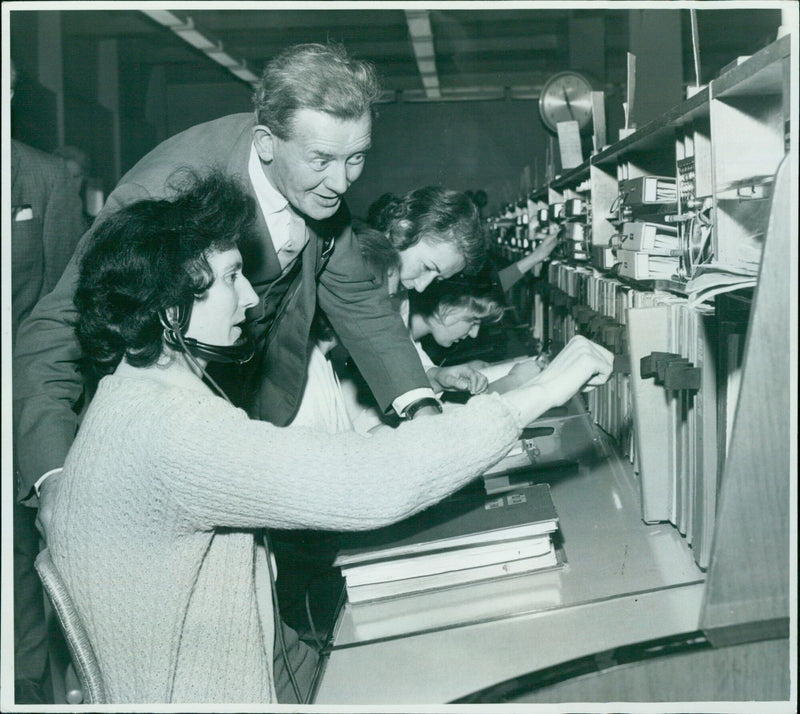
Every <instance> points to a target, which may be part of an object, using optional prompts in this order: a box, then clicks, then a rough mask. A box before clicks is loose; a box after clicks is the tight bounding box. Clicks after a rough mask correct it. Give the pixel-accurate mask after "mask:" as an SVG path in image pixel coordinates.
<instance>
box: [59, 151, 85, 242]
mask: <svg viewBox="0 0 800 714" xmlns="http://www.w3.org/2000/svg"><path fill="white" fill-rule="evenodd" d="M53 155H54V156H58V157H60V158H62V159H64V163H65V164H66V165H67V170H68V171H69V175H70V179H71V180H72V185H73V186H74V188H75V192H76V193H77V194H78V196H79V197H80V200H81V206H82V208H83V224H84V230H86V229H87V228H88V227H89V226H90V225H92V221H93V220H94V216H92V215H91V214H90V213H89V210H88V205H87V198H88V196H87V189H88V181H89V175H90V172H91V167H92V164H91V161H90V159H89V154H87V153H86V152H85V151H84V150H83V149H79V148H78V147H77V146H69V145H68V146H59V147H58V148H57V149H56V150H55V151H53Z"/></svg>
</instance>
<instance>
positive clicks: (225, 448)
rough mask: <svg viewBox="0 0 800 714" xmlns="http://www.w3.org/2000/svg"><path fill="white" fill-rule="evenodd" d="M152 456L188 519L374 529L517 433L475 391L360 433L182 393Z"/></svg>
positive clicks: (422, 503)
mask: <svg viewBox="0 0 800 714" xmlns="http://www.w3.org/2000/svg"><path fill="white" fill-rule="evenodd" d="M183 395H184V396H183V399H181V400H180V401H181V403H180V404H177V403H173V404H172V405H171V407H170V408H169V409H166V410H164V412H163V414H164V415H165V416H164V420H163V423H157V427H155V426H154V430H153V432H154V434H155V435H156V436H155V440H157V442H158V443H159V444H160V447H156V445H155V444H153V449H152V450H151V457H152V458H155V459H157V460H158V462H159V463H160V464H161V465H162V468H163V474H164V478H165V479H168V480H169V484H168V486H169V489H170V492H171V493H172V494H173V496H174V497H175V498H176V499H178V501H179V503H180V505H181V506H182V507H184V508H185V509H186V510H187V511H188V512H189V513H190V514H191V516H190V518H191V519H192V520H194V519H196V523H195V525H199V526H209V527H215V526H230V527H237V528H252V527H264V526H269V527H275V528H316V529H321V530H324V529H331V530H358V529H370V528H376V527H379V526H382V525H386V524H388V523H392V522H394V521H397V520H399V519H402V518H405V517H407V516H410V515H411V514H413V513H415V512H417V511H419V510H421V509H423V508H426V507H427V506H430V505H432V504H434V503H436V502H437V501H439V500H440V499H442V498H443V497H444V496H446V495H448V494H449V493H451V492H453V491H454V490H456V489H457V488H459V487H461V486H462V485H464V484H466V483H467V482H469V481H470V480H471V479H473V478H475V477H477V476H478V475H480V474H481V473H482V472H483V471H484V470H486V469H487V468H488V467H489V466H490V465H492V464H494V463H495V462H497V461H498V460H499V459H501V458H502V457H503V456H504V455H505V454H506V453H507V452H508V450H509V449H510V447H511V446H512V444H513V443H514V441H515V439H516V438H517V437H518V435H519V432H520V425H519V424H518V423H517V421H516V418H515V416H514V415H513V413H512V412H511V411H510V410H509V408H508V406H507V405H506V403H505V402H504V401H503V399H502V397H499V396H497V395H486V396H481V397H476V398H474V399H472V400H471V401H470V403H469V404H467V405H465V406H454V407H450V408H448V409H446V411H445V413H444V414H443V415H441V416H430V417H421V418H419V419H416V420H414V421H411V422H406V423H404V424H402V425H401V426H400V427H398V428H397V429H394V430H389V429H386V430H382V431H381V432H380V433H376V434H375V435H373V436H371V437H366V436H362V435H361V434H357V433H354V432H350V433H344V434H335V435H329V434H323V433H320V432H315V431H311V430H309V429H304V428H301V427H285V428H280V427H275V426H273V425H272V424H268V423H265V422H259V421H254V420H251V419H248V418H247V416H246V415H245V413H244V412H243V411H241V410H239V409H234V408H232V407H230V406H229V405H228V404H227V403H225V402H223V401H222V400H221V399H218V398H216V397H213V396H204V395H196V394H191V395H188V396H186V393H185V392H184V393H183Z"/></svg>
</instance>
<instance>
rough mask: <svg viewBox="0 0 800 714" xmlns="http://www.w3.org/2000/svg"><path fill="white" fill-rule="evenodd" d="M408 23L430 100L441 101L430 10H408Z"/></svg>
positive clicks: (423, 82) (412, 43) (423, 84)
mask: <svg viewBox="0 0 800 714" xmlns="http://www.w3.org/2000/svg"><path fill="white" fill-rule="evenodd" d="M405 14H406V23H407V24H408V34H409V36H410V37H411V45H412V47H413V48H414V56H415V57H416V60H417V69H418V70H419V73H420V77H421V78H422V86H423V87H424V88H425V96H426V97H427V98H428V99H440V98H441V92H440V91H439V74H438V72H437V70H436V50H435V49H434V46H433V29H432V28H431V18H430V12H429V11H428V10H406V11H405Z"/></svg>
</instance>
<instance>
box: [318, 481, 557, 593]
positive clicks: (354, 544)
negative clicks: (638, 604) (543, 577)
mask: <svg viewBox="0 0 800 714" xmlns="http://www.w3.org/2000/svg"><path fill="white" fill-rule="evenodd" d="M557 528H558V516H557V514H556V510H555V506H554V505H553V501H552V499H551V497H550V487H549V485H548V484H537V485H535V486H531V487H529V488H520V489H517V490H514V491H510V492H508V493H504V494H502V495H499V496H494V497H488V496H487V495H486V494H485V493H483V492H482V491H478V490H476V489H475V488H474V486H471V487H468V488H467V489H464V490H463V491H461V492H459V493H458V494H454V495H453V496H451V497H450V498H448V499H445V500H444V501H442V502H441V503H439V504H437V505H435V506H432V507H431V508H429V509H427V510H425V511H423V512H422V513H419V514H417V515H416V516H413V517H412V518H409V519H407V520H406V521H403V522H401V523H398V524H395V525H393V526H388V527H386V528H381V529H378V530H375V531H369V532H365V533H360V534H351V535H350V536H348V538H349V540H348V541H347V542H346V543H345V544H344V547H343V548H342V550H341V551H340V552H339V554H338V555H337V557H336V560H335V562H334V565H335V566H337V567H340V568H341V571H342V575H343V576H344V579H345V584H346V589H347V598H348V600H349V601H350V603H351V604H354V605H357V604H359V603H368V602H375V601H377V600H383V599H387V598H397V597H404V596H409V595H414V594H419V593H423V592H429V591H433V590H440V589H445V588H451V587H456V586H464V585H468V584H470V583H477V582H482V581H487V580H495V579H498V578H507V577H512V576H515V575H521V574H524V573H530V572H532V571H538V570H549V569H551V568H554V567H557V566H558V565H559V558H558V556H557V554H556V550H555V547H554V545H553V539H552V535H553V533H554V532H555V531H556V530H557Z"/></svg>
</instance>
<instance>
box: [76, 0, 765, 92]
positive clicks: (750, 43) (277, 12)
mask: <svg viewBox="0 0 800 714" xmlns="http://www.w3.org/2000/svg"><path fill="white" fill-rule="evenodd" d="M495 4H496V5H497V6H499V5H501V3H499V2H497V3H495ZM377 6H379V3H369V4H367V5H365V6H364V9H354V10H350V9H344V10H343V9H331V10H327V9H325V10H319V9H268V10H262V9H253V10H239V9H236V10H228V9H224V10H195V9H190V10H188V9H181V10H174V11H171V12H172V13H173V15H175V16H176V17H178V18H180V19H181V20H186V19H187V18H188V17H189V16H190V17H191V19H192V21H193V22H194V25H195V27H196V28H197V29H198V30H199V31H200V32H202V33H203V34H204V35H205V36H207V37H208V38H209V39H211V40H212V41H215V42H217V41H219V42H221V43H222V46H223V48H224V50H225V52H226V53H228V54H229V55H230V56H232V57H233V58H235V59H237V60H245V61H246V64H247V66H248V67H249V68H250V69H252V70H253V72H255V73H256V74H258V73H259V72H260V70H261V69H262V68H263V66H264V64H265V63H266V62H267V61H268V60H269V59H270V57H272V56H274V55H275V54H276V53H277V52H278V51H280V50H281V49H282V48H284V47H286V46H288V45H291V44H294V43H298V42H325V41H327V40H333V41H339V42H342V43H343V44H344V45H345V46H346V47H347V48H348V50H349V51H350V52H351V54H353V55H355V56H357V57H360V58H364V59H368V60H371V61H372V62H374V63H375V64H376V65H377V67H378V69H379V71H380V74H381V77H382V83H383V86H384V88H385V89H386V90H387V98H391V96H393V95H394V96H398V95H397V93H398V92H402V93H403V94H404V95H405V96H406V98H408V99H413V98H414V97H417V98H426V99H448V98H449V99H452V98H455V97H464V98H466V97H475V96H479V95H480V94H481V93H489V94H495V93H497V92H503V91H504V90H505V91H506V92H509V91H511V92H513V93H515V94H516V95H517V96H536V93H537V92H538V89H539V88H540V87H541V85H542V83H543V82H544V81H545V79H546V78H547V77H548V76H549V75H551V74H552V73H553V72H554V71H556V70H560V69H566V68H568V67H570V66H572V65H574V62H575V58H576V57H580V53H581V47H580V46H578V45H579V43H580V42H581V39H580V38H581V34H580V31H576V28H581V27H582V28H583V30H582V31H583V32H584V33H585V31H586V28H587V27H588V28H590V29H591V28H593V35H592V38H593V42H594V43H595V44H598V45H599V47H601V48H602V49H601V51H600V52H601V55H602V56H601V57H599V58H598V57H595V58H594V67H595V70H596V71H595V74H596V75H603V76H598V77H597V78H598V79H599V80H600V81H601V82H602V83H604V84H606V85H607V86H608V85H614V84H620V83H622V82H624V81H625V53H626V50H627V49H628V16H629V11H628V10H627V9H616V8H614V7H613V4H612V5H608V4H606V5H605V6H602V5H598V8H597V9H572V8H569V6H568V3H565V9H535V8H532V9H499V8H498V9H475V10H472V9H454V10H450V9H433V10H430V12H429V14H428V16H427V22H429V27H430V37H429V38H427V39H429V40H430V39H431V38H432V43H433V48H434V59H435V69H434V76H435V80H436V83H437V84H438V87H439V88H440V92H439V94H438V96H436V95H431V94H430V92H426V91H425V85H424V84H423V78H422V75H421V74H420V65H419V63H418V59H419V57H420V49H419V48H420V47H421V46H422V45H420V44H419V43H420V42H423V43H424V42H425V40H426V38H425V36H424V35H425V34H426V32H425V31H423V33H422V35H420V34H419V32H418V27H417V35H416V41H414V37H415V35H414V31H413V29H412V23H411V22H410V19H409V16H408V14H407V12H406V11H405V10H403V9H375V8H376V7H377ZM486 6H487V4H482V5H481V7H482V8H485V7H486ZM142 7H147V5H146V4H145V3H142ZM408 7H409V9H410V10H411V11H414V10H416V11H419V10H420V9H423V8H419V7H417V6H414V5H412V4H410V3H409V4H408ZM424 7H429V6H424ZM679 12H680V13H681V21H682V35H683V54H684V61H683V70H684V79H685V80H686V81H687V82H689V81H690V80H692V78H693V63H692V54H691V34H690V22H689V10H688V9H681V10H679ZM698 17H699V36H700V50H701V63H702V67H703V78H702V79H703V81H704V82H705V81H708V79H710V78H711V77H712V76H714V75H715V74H716V73H717V72H718V71H719V69H720V68H721V67H722V66H724V65H725V64H727V63H728V62H730V61H731V60H733V59H735V57H736V56H738V55H742V54H750V53H752V52H753V51H755V50H757V49H759V48H760V47H763V46H764V45H765V44H767V43H768V42H770V41H771V40H773V39H774V37H775V31H776V29H777V26H778V24H779V22H780V12H779V11H778V10H770V9H758V10H728V9H709V10H704V9H701V10H700V11H699V12H698ZM424 19H425V18H423V20H424ZM61 22H62V31H63V38H64V39H63V41H64V49H65V53H67V52H69V51H70V48H71V47H73V48H80V46H81V45H85V44H87V43H93V42H97V40H98V39H101V38H102V39H106V38H115V39H117V40H118V53H119V55H118V56H119V59H120V63H121V69H123V70H124V68H125V66H126V65H128V66H134V65H138V66H140V68H141V67H146V66H147V65H161V66H164V67H165V68H166V71H167V79H168V81H169V82H175V83H184V82H186V83H197V82H219V81H225V80H230V79H232V75H230V74H229V73H228V72H227V70H225V69H223V68H222V67H220V66H218V65H216V64H215V63H214V62H212V61H211V60H210V59H209V58H208V56H206V55H205V54H204V53H203V52H201V51H200V50H197V49H195V48H193V47H191V46H190V45H188V44H187V43H186V42H184V41H183V40H182V39H181V38H180V37H178V36H177V35H176V34H175V33H173V32H172V31H170V30H169V29H168V28H167V27H164V26H162V25H160V24H158V23H157V22H155V21H154V20H152V19H151V18H150V17H148V16H146V15H145V14H144V13H143V12H142V11H140V10H133V9H128V10H74V11H73V10H65V11H63V12H62V19H61ZM425 27H427V26H425ZM598 33H600V34H601V35H602V36H601V37H599V38H598V37H597V35H598ZM583 37H584V38H585V37H586V35H585V34H584V35H583ZM598 70H599V71H598ZM236 81H242V80H236Z"/></svg>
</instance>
